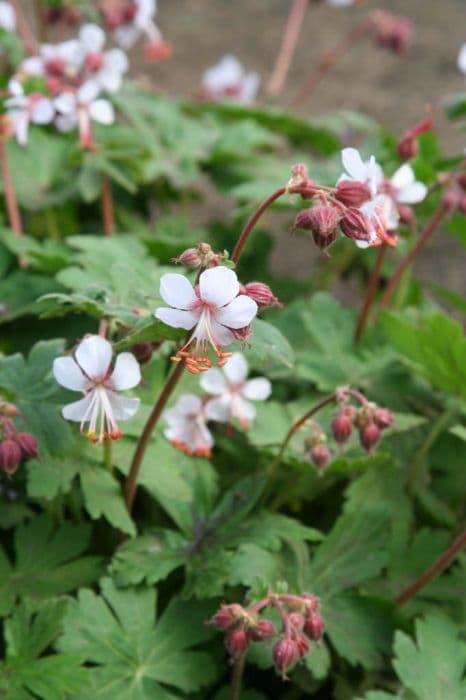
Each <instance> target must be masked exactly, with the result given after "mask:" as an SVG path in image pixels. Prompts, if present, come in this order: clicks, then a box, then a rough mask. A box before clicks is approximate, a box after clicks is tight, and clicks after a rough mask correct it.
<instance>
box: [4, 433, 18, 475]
mask: <svg viewBox="0 0 466 700" xmlns="http://www.w3.org/2000/svg"><path fill="white" fill-rule="evenodd" d="M20 459H21V448H20V446H19V445H18V444H17V443H16V442H15V441H14V440H12V439H11V438H7V439H6V440H4V441H3V442H2V443H1V444H0V467H1V468H2V469H3V471H4V472H6V473H7V474H14V473H15V471H16V470H17V469H18V464H19V462H20Z"/></svg>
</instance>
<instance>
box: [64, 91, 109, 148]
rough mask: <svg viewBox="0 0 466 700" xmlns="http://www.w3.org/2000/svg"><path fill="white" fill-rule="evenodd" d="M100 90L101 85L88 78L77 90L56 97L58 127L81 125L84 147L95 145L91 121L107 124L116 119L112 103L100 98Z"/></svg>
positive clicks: (70, 128) (68, 127)
mask: <svg viewBox="0 0 466 700" xmlns="http://www.w3.org/2000/svg"><path fill="white" fill-rule="evenodd" d="M99 91H100V88H99V85H98V84H97V83H96V82H95V81H92V80H88V81H87V82H86V83H84V84H83V85H81V87H80V88H79V90H77V91H76V92H64V93H62V94H61V95H58V97H56V98H55V99H54V106H55V109H56V111H57V112H58V117H57V118H56V120H55V124H56V127H57V129H58V130H59V131H72V130H73V129H75V128H76V127H79V137H80V143H81V146H82V147H83V148H92V147H93V145H94V139H93V136H92V128H91V121H96V122H99V123H100V124H107V125H109V124H113V122H114V121H115V112H114V110H113V105H112V103H111V102H109V101H108V100H105V99H102V98H98V94H99Z"/></svg>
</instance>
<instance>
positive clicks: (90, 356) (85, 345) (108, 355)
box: [75, 335, 112, 381]
mask: <svg viewBox="0 0 466 700" xmlns="http://www.w3.org/2000/svg"><path fill="white" fill-rule="evenodd" d="M75 358H76V362H77V363H78V365H79V366H80V367H81V369H82V370H84V372H85V374H86V375H87V376H88V377H90V378H91V379H93V380H95V381H98V380H100V379H103V378H104V377H105V375H106V374H107V372H108V368H109V367H110V362H111V361H112V345H111V343H109V342H108V340H105V338H101V336H100V335H91V336H89V337H88V338H84V340H83V341H82V342H81V343H80V344H79V345H78V347H77V349H76V351H75Z"/></svg>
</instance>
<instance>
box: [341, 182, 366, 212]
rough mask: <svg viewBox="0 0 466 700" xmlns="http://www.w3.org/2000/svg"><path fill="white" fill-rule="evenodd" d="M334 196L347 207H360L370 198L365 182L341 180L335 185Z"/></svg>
mask: <svg viewBox="0 0 466 700" xmlns="http://www.w3.org/2000/svg"><path fill="white" fill-rule="evenodd" d="M335 197H336V198H337V199H338V201H339V202H341V203H342V204H344V205H345V206H347V207H360V206H361V205H362V204H364V202H367V201H368V200H369V199H370V198H371V191H370V189H369V187H368V185H366V183H365V182H357V181H356V180H342V181H341V182H340V183H338V185H337V189H336V192H335Z"/></svg>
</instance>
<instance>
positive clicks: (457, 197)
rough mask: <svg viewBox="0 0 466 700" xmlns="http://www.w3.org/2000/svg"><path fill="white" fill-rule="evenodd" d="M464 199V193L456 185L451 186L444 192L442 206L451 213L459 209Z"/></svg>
mask: <svg viewBox="0 0 466 700" xmlns="http://www.w3.org/2000/svg"><path fill="white" fill-rule="evenodd" d="M461 198H462V192H461V190H460V188H459V187H457V186H456V185H451V186H450V187H447V188H446V189H444V190H443V194H442V200H441V201H442V205H443V207H444V208H445V209H446V210H447V211H448V212H450V213H452V212H454V211H455V210H456V209H458V207H459V205H460V202H461Z"/></svg>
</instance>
